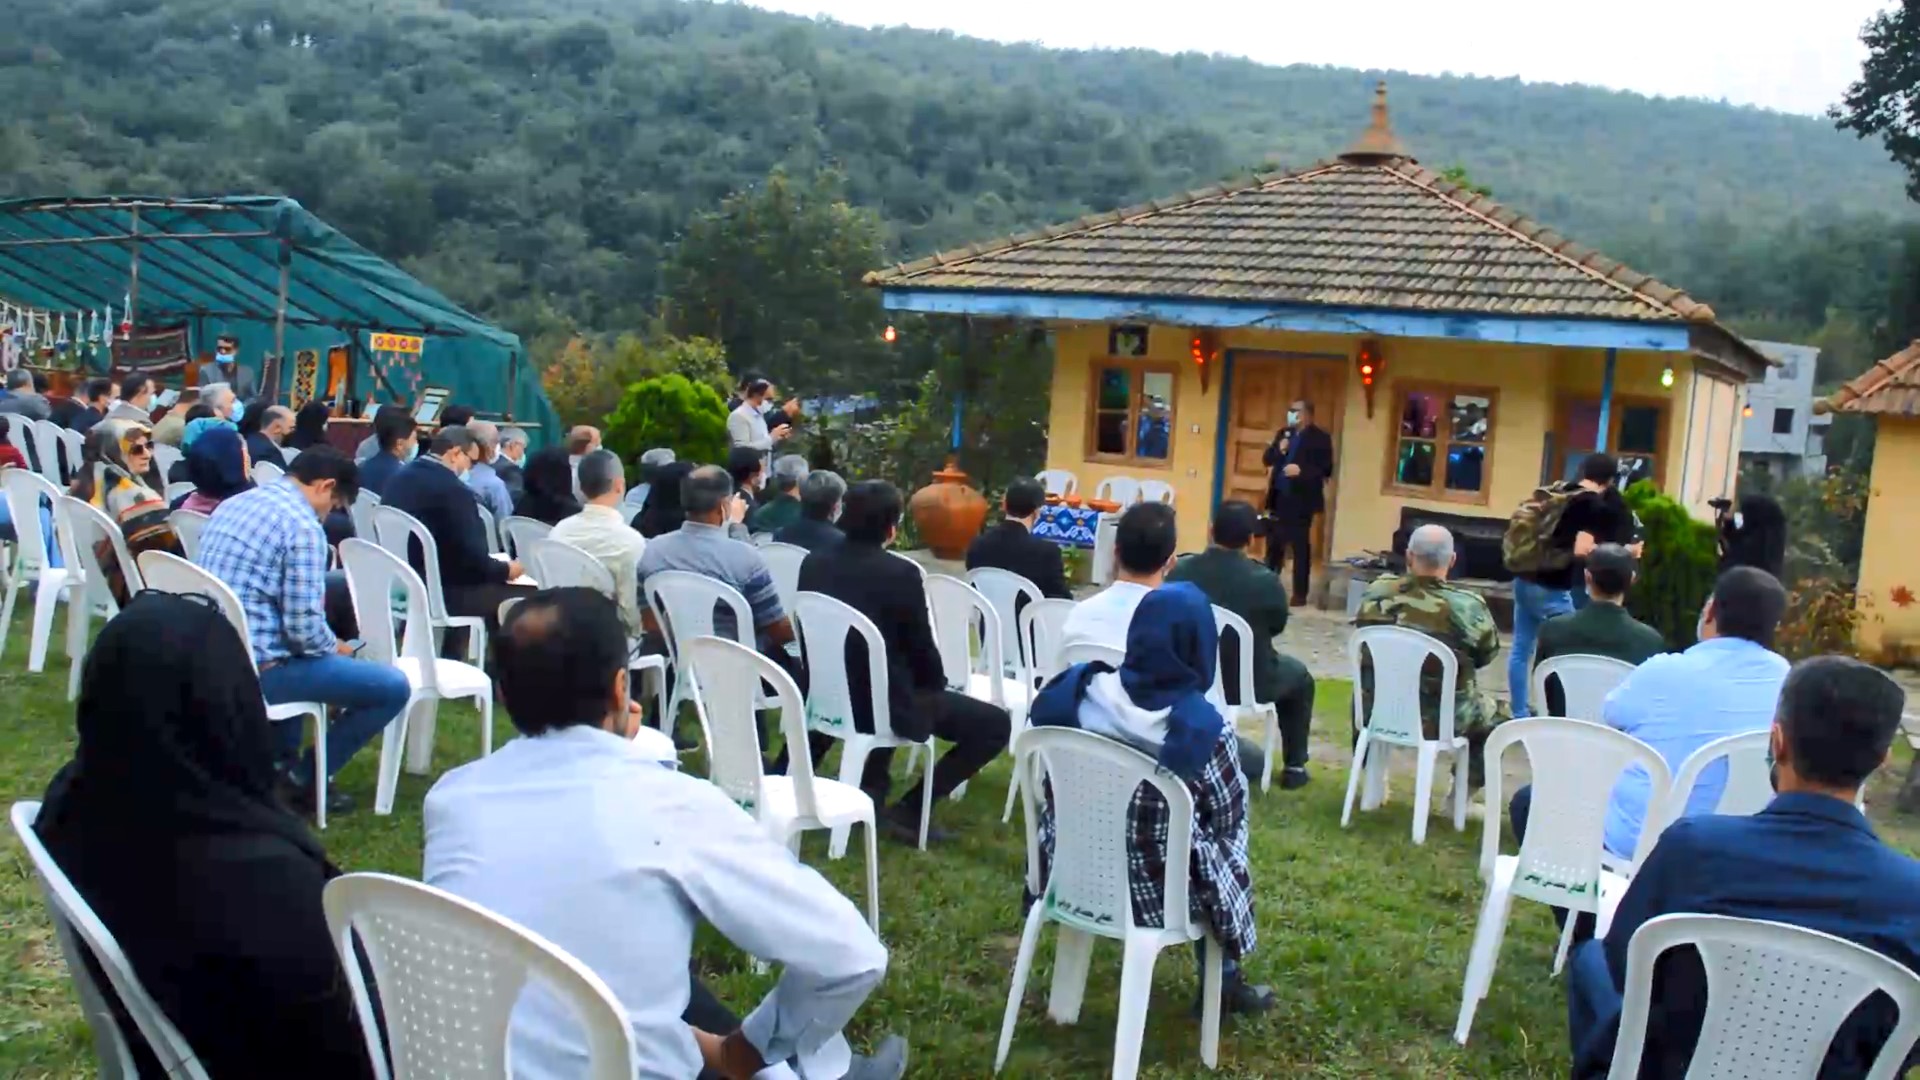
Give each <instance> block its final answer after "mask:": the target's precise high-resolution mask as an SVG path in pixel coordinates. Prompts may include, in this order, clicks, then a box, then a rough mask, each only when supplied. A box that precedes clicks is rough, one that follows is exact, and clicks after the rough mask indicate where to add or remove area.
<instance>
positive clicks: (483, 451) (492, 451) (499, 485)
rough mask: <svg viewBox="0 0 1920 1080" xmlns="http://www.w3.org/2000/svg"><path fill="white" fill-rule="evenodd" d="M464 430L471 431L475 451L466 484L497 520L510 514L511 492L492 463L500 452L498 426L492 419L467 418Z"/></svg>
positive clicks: (495, 520) (502, 519)
mask: <svg viewBox="0 0 1920 1080" xmlns="http://www.w3.org/2000/svg"><path fill="white" fill-rule="evenodd" d="M467 430H468V431H469V432H471V433H472V434H473V441H474V443H475V449H476V451H477V453H476V455H475V457H474V459H473V468H471V469H468V470H467V486H468V487H470V488H472V489H473V497H474V498H475V499H476V500H478V501H479V503H480V505H481V506H483V507H485V508H486V511H487V513H489V514H492V515H493V520H494V522H495V523H496V524H497V523H499V522H502V521H505V520H507V519H508V518H510V517H512V516H513V494H512V493H511V492H509V491H508V490H507V484H506V481H504V480H502V479H500V474H499V473H497V472H495V471H494V467H493V462H494V459H495V458H497V457H498V456H499V448H500V429H499V428H498V427H496V426H495V425H494V423H493V421H491V420H469V421H468V422H467Z"/></svg>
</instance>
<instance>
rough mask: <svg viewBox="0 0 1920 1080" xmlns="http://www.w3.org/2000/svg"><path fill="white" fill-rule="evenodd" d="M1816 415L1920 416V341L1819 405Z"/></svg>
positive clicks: (1816, 405) (1874, 367) (1816, 406)
mask: <svg viewBox="0 0 1920 1080" xmlns="http://www.w3.org/2000/svg"><path fill="white" fill-rule="evenodd" d="M1814 411H1815V412H1852V413H1873V414H1876V415H1880V416H1920V341H1916V342H1914V343H1913V344H1911V345H1909V346H1907V347H1906V348H1904V349H1902V350H1900V351H1899V352H1897V353H1894V354H1893V355H1892V356H1889V357H1887V358H1886V359H1885V360H1882V361H1880V362H1879V363H1877V364H1875V365H1873V366H1872V367H1870V368H1868V369H1867V370H1866V372H1865V373H1864V374H1862V375H1861V376H1860V377H1859V378H1857V379H1854V380H1853V381H1852V382H1849V383H1848V384H1847V385H1845V386H1843V387H1841V388H1840V389H1838V390H1835V391H1834V392H1833V393H1832V394H1831V395H1829V396H1828V397H1827V398H1826V399H1825V400H1823V401H1820V402H1817V403H1816V404H1815V405H1814Z"/></svg>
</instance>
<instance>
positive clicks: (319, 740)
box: [138, 551, 327, 829]
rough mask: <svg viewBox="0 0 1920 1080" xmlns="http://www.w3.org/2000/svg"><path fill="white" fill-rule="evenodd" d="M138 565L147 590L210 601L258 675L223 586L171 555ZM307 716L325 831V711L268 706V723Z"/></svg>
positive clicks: (249, 640) (311, 706) (303, 704)
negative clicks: (310, 726) (225, 621)
mask: <svg viewBox="0 0 1920 1080" xmlns="http://www.w3.org/2000/svg"><path fill="white" fill-rule="evenodd" d="M138 562H139V565H140V577H141V579H142V580H143V581H144V583H145V586H146V587H147V588H149V589H156V590H158V591H160V592H164V593H172V594H174V595H176V596H204V597H207V598H208V599H210V600H212V601H213V602H214V606H216V607H218V608H219V609H220V614H222V615H224V616H226V617H227V622H228V623H229V624H231V625H232V626H233V629H234V630H235V632H237V633H238V634H239V635H240V642H241V644H242V645H243V646H244V647H245V648H246V650H247V662H248V663H249V664H252V665H253V667H254V674H255V675H258V674H259V671H260V669H259V661H258V660H257V659H255V657H254V655H253V635H252V633H251V632H250V631H249V629H248V627H247V609H246V608H244V607H242V606H240V598H239V597H238V596H235V595H234V593H233V590H232V589H230V588H228V587H227V583H226V582H224V581H221V580H220V579H219V578H217V577H214V576H213V575H212V574H210V573H208V572H207V571H205V570H203V569H201V568H200V567H198V566H195V565H193V564H192V563H190V562H188V561H187V560H185V559H183V558H181V557H180V556H178V555H175V554H173V553H171V552H166V551H143V552H141V553H140V557H139V559H138ZM309 716H311V717H312V718H313V801H314V811H313V818H314V824H315V825H317V826H319V827H320V828H322V829H324V828H326V827H327V707H326V706H325V705H323V704H321V703H320V702H318V701H289V702H286V703H285V704H282V705H275V704H272V703H271V702H269V703H268V705H267V719H268V720H270V721H275V722H278V721H284V720H292V721H295V722H298V721H299V720H301V719H302V718H304V717H309Z"/></svg>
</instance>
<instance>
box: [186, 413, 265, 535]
mask: <svg viewBox="0 0 1920 1080" xmlns="http://www.w3.org/2000/svg"><path fill="white" fill-rule="evenodd" d="M210 422H211V423H215V424H219V425H222V426H220V427H216V428H213V429H212V430H207V431H200V432H197V433H195V434H194V437H193V439H192V441H190V442H189V443H188V444H187V453H186V456H185V457H184V458H183V459H182V462H183V464H185V465H186V467H187V479H188V480H189V481H191V482H192V483H193V492H192V494H189V495H188V496H187V498H186V501H185V502H182V503H181V504H180V509H182V510H191V511H193V512H195V513H198V514H211V513H213V512H214V510H215V509H216V508H218V507H219V505H220V504H221V503H222V502H224V501H226V500H227V499H230V498H232V497H233V496H235V495H238V494H240V493H241V492H243V491H245V490H247V489H248V488H251V487H252V486H253V479H252V475H251V474H252V471H253V465H252V462H250V461H248V460H247V444H246V443H244V442H242V441H241V440H240V433H239V432H238V431H235V430H233V428H232V427H230V426H227V425H226V421H224V420H216V421H210Z"/></svg>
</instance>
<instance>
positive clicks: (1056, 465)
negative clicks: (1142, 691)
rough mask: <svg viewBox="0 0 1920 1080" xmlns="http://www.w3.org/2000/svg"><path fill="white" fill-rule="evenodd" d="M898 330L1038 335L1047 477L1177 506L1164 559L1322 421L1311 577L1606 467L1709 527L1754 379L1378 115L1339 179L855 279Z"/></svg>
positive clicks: (1661, 306) (1167, 209)
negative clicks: (1047, 383) (941, 326)
mask: <svg viewBox="0 0 1920 1080" xmlns="http://www.w3.org/2000/svg"><path fill="white" fill-rule="evenodd" d="M867 280H868V283H869V284H872V285H875V286H877V287H879V288H881V289H882V291H883V296H884V302H885V304H886V306H887V307H888V308H890V309H893V310H905V311H919V312H932V313H948V314H959V315H968V316H974V317H987V318H1012V319H1027V320H1037V321H1041V322H1044V323H1046V324H1048V325H1049V326H1050V327H1051V329H1052V331H1053V340H1054V349H1055V363H1054V371H1053V396H1052V405H1051V427H1050V430H1049V435H1048V450H1047V466H1048V467H1049V468H1052V469H1065V470H1067V471H1069V472H1072V473H1074V474H1075V475H1076V476H1077V478H1078V480H1079V485H1080V491H1081V493H1082V494H1089V495H1090V494H1092V493H1093V491H1094V488H1095V486H1096V485H1097V484H1098V483H1099V482H1100V481H1101V480H1102V479H1104V478H1105V477H1108V476H1111V475H1127V476H1132V477H1136V478H1140V479H1158V480H1163V481H1165V482H1166V483H1168V484H1170V485H1171V486H1172V488H1173V490H1174V492H1175V497H1176V502H1175V508H1176V510H1177V511H1179V518H1180V541H1181V548H1182V550H1198V549H1199V548H1200V547H1202V546H1204V544H1205V543H1206V535H1207V524H1208V517H1209V512H1210V511H1211V508H1212V507H1213V506H1214V505H1216V504H1217V503H1219V502H1220V501H1222V500H1223V499H1229V498H1242V499H1246V500H1248V501H1251V502H1253V503H1254V504H1255V505H1257V506H1258V505H1264V499H1265V493H1266V491H1267V479H1268V477H1267V472H1268V470H1267V469H1266V467H1265V466H1264V465H1263V464H1262V462H1261V453H1262V451H1263V450H1264V449H1265V448H1266V447H1267V446H1268V445H1270V444H1271V443H1272V442H1273V441H1274V437H1275V434H1276V432H1277V431H1278V429H1279V428H1280V427H1281V426H1283V424H1284V417H1285V413H1286V409H1287V406H1288V404H1289V403H1290V402H1292V401H1294V400H1296V399H1301V398H1305V399H1308V400H1310V401H1312V402H1313V403H1314V405H1315V411H1316V413H1317V420H1318V423H1319V426H1321V427H1322V428H1325V429H1326V430H1327V431H1328V433H1329V434H1330V435H1331V437H1332V440H1333V443H1334V449H1335V474H1334V476H1333V477H1332V479H1331V482H1330V483H1329V484H1328V486H1327V501H1328V510H1327V513H1326V514H1325V515H1323V516H1322V517H1321V518H1320V519H1319V521H1318V523H1317V525H1316V529H1315V534H1316V535H1315V543H1314V551H1315V553H1316V560H1317V561H1319V562H1321V563H1322V564H1323V565H1324V564H1325V563H1326V562H1327V561H1329V560H1338V559H1342V558H1345V557H1347V556H1352V555H1357V554H1360V553H1362V552H1365V551H1381V550H1385V549H1387V548H1389V547H1390V546H1391V544H1392V542H1393V536H1394V533H1395V531H1396V529H1398V528H1399V527H1400V526H1401V524H1402V517H1403V511H1405V510H1409V509H1410V510H1414V511H1426V512H1440V513H1445V514H1454V515H1463V516H1467V517H1472V518H1484V519H1487V523H1488V525H1489V526H1493V527H1497V526H1498V523H1500V522H1503V521H1504V520H1505V519H1506V518H1507V517H1508V516H1509V515H1510V514H1511V512H1512V511H1513V509H1514V507H1516V506H1518V505H1519V504H1520V503H1521V501H1522V500H1524V499H1525V498H1526V497H1527V496H1528V495H1529V494H1530V493H1531V492H1532V490H1533V489H1534V488H1535V487H1536V486H1537V485H1538V484H1540V483H1541V482H1542V481H1543V480H1545V479H1549V478H1551V479H1559V478H1562V477H1565V476H1568V475H1569V474H1570V471H1571V470H1573V469H1576V468H1577V467H1578V464H1579V462H1580V461H1581V459H1582V458H1583V457H1584V456H1585V455H1587V454H1588V453H1590V452H1592V451H1594V450H1596V449H1604V450H1607V451H1609V452H1611V453H1613V454H1615V455H1616V456H1617V457H1619V458H1620V459H1621V462H1622V473H1623V475H1624V476H1625V478H1627V479H1641V478H1647V479H1651V480H1653V481H1654V482H1655V483H1657V484H1659V485H1660V486H1661V487H1663V488H1664V489H1665V490H1667V491H1668V492H1670V493H1672V494H1674V495H1675V496H1677V497H1678V498H1679V499H1680V500H1681V501H1682V502H1684V503H1685V504H1686V505H1688V506H1689V507H1690V508H1692V509H1693V510H1694V512H1695V513H1697V514H1699V515H1700V516H1702V517H1706V516H1709V515H1710V510H1709V508H1708V506H1707V501H1708V500H1709V499H1713V498H1718V497H1721V496H1727V495H1730V494H1732V491H1733V486H1734V482H1735V478H1736V473H1737V455H1738V450H1739V442H1740V433H1741V419H1742V417H1741V410H1742V408H1743V406H1744V404H1745V399H1746V390H1745V384H1746V383H1747V382H1748V381H1750V380H1753V379H1757V378H1759V377H1760V376H1761V375H1762V373H1763V372H1764V370H1765V367H1766V365H1767V363H1768V361H1767V360H1766V358H1765V357H1763V356H1762V355H1761V354H1760V353H1759V352H1757V351H1756V350H1755V349H1754V348H1753V347H1752V346H1751V345H1749V344H1748V343H1747V342H1745V341H1743V340H1741V339H1740V338H1739V337H1738V336H1736V335H1735V334H1733V333H1732V332H1731V331H1729V330H1727V329H1726V328H1725V327H1723V326H1721V325H1720V324H1719V323H1718V322H1716V321H1715V320H1714V315H1713V311H1712V309H1710V308H1709V307H1707V305H1705V304H1703V303H1700V302H1699V301H1697V300H1694V299H1692V298H1690V297H1688V296H1687V295H1686V294H1685V293H1683V292H1681V291H1680V290H1678V289H1675V288H1672V287H1670V286H1667V285H1662V284H1661V283H1659V282H1657V281H1654V280H1652V279H1651V278H1649V277H1647V276H1646V275H1645V274H1640V273H1636V272H1634V271H1633V270H1630V269H1628V268H1627V267H1625V266H1622V265H1621V264H1619V263H1617V262H1615V261H1613V260H1611V259H1608V258H1606V257H1605V256H1602V255H1600V254H1599V253H1597V252H1593V251H1590V250H1587V249H1585V248H1582V247H1579V246H1577V245H1575V244H1573V243H1572V242H1571V241H1568V240H1566V239H1565V238H1563V237H1561V236H1559V235H1557V234H1555V233H1554V232H1553V231H1551V230H1549V229H1547V228H1545V227H1543V226H1541V225H1538V224H1535V223H1534V222H1531V221H1529V220H1527V219H1526V218H1524V217H1522V216H1521V215H1520V214H1518V213H1515V212H1514V211H1512V210H1509V209H1506V208H1505V207H1502V206H1501V205H1499V204H1498V203H1496V202H1494V201H1493V200H1491V199H1489V198H1487V197H1485V196H1481V195H1475V194H1473V193H1472V192H1469V191H1466V190H1463V189H1460V188H1457V187H1455V186H1454V185H1452V184H1450V183H1448V182H1447V181H1446V180H1444V179H1443V178H1442V177H1440V176H1439V175H1438V174H1436V173H1434V172H1431V171H1429V170H1427V169H1424V168H1421V167H1420V166H1419V165H1418V164H1417V163H1416V162H1415V161H1414V160H1413V158H1412V157H1411V156H1409V155H1408V154H1407V152H1406V151H1405V150H1404V149H1403V148H1402V147H1401V145H1400V142H1399V140H1398V139H1397V138H1396V137H1395V136H1394V134H1393V132H1392V129H1391V127H1390V126H1389V123H1388V118H1387V104H1386V88H1385V86H1384V84H1383V85H1382V86H1381V87H1380V89H1379V90H1378V92H1377V95H1376V98H1375V101H1374V105H1373V122H1372V124H1371V126H1370V127H1369V128H1368V129H1367V130H1366V131H1365V133H1363V134H1362V135H1361V137H1360V138H1359V140H1358V141H1357V142H1356V143H1355V145H1354V147H1353V148H1352V149H1350V150H1349V151H1348V152H1347V153H1345V154H1342V155H1341V156H1340V157H1339V158H1338V159H1336V160H1333V161H1328V162H1323V163H1320V164H1317V165H1313V166H1310V167H1308V168H1306V169H1302V170H1299V171H1295V172H1287V173H1279V174H1272V175H1266V176H1259V177H1254V178H1252V179H1249V180H1247V181H1245V182H1242V183H1236V184H1231V185H1222V186H1217V187H1211V188H1206V189H1203V190H1200V191H1195V192H1191V193H1188V194H1186V195H1181V196H1177V197H1174V198H1169V199H1163V200H1159V201H1157V202H1153V203H1149V204H1147V205H1144V206H1136V207H1132V208H1129V209H1125V210H1120V211H1116V212H1114V213H1109V214H1101V215H1096V216H1093V217H1089V218H1084V219H1082V220H1080V221H1077V222H1073V223H1071V224H1067V225H1063V226H1059V227H1057V228H1052V229H1047V230H1043V231H1040V232H1036V233H1031V234H1028V235H1023V236H1015V237H1011V238H1008V239H1004V240H998V241H992V242H989V243H985V244H980V245H977V246H974V247H970V248H966V249H963V250H959V251H954V252H948V253H945V254H941V255H936V256H933V257H931V258H928V259H923V260H920V261H918V262H914V263H909V264H906V265H903V266H897V267H894V268H891V269H888V270H884V271H880V272H877V273H875V274H871V275H869V276H868V279H867Z"/></svg>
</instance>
